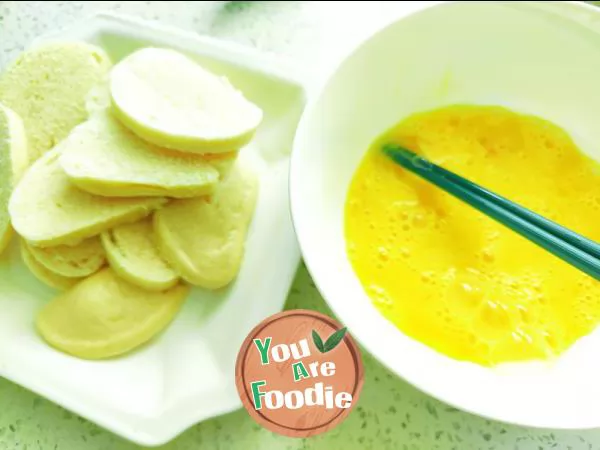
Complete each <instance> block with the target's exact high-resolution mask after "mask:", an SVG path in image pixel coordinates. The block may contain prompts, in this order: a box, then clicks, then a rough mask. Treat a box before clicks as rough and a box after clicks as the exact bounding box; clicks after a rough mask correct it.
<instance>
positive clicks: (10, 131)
mask: <svg viewBox="0 0 600 450" xmlns="http://www.w3.org/2000/svg"><path fill="white" fill-rule="evenodd" d="M27 165H28V155H27V136H26V135H25V128H24V126H23V122H22V121H21V118H20V117H19V116H18V115H17V114H16V113H15V112H14V111H12V110H11V109H10V108H7V107H6V106H4V105H2V104H0V252H2V251H4V249H5V248H6V246H7V245H8V243H9V242H10V238H11V236H12V235H13V228H12V226H11V224H10V216H9V214H8V202H9V200H10V196H11V194H12V191H13V188H14V186H15V185H16V184H17V181H18V180H19V178H20V177H21V176H22V175H23V173H24V171H25V169H26V168H27Z"/></svg>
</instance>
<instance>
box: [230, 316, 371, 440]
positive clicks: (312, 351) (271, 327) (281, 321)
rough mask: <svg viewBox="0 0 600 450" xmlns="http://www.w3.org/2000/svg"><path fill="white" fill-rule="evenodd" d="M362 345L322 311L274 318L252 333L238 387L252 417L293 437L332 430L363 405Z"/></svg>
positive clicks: (245, 347)
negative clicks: (357, 343) (361, 401)
mask: <svg viewBox="0 0 600 450" xmlns="http://www.w3.org/2000/svg"><path fill="white" fill-rule="evenodd" d="M363 379H364V378H363V365H362V360H361V356H360V352H359V350H358V346H357V345H356V343H355V342H354V340H353V339H352V337H351V336H350V335H349V333H348V332H347V330H346V328H344V327H342V325H340V324H339V323H338V322H336V321H335V320H333V319H331V318H330V317H328V316H325V315H323V314H321V313H318V312H316V311H309V310H292V311H285V312H282V313H279V314H275V315H273V316H271V317H268V318H267V319H265V320H264V321H263V322H261V323H260V324H259V325H257V326H256V327H255V328H254V329H253V330H252V331H251V332H250V334H249V335H248V337H247V338H246V340H245V341H244V344H243V345H242V348H241V349H240V353H239V355H238V358H237V364H236V385H237V389H238V392H239V394H240V397H241V399H242V402H243V404H244V407H245V408H246V409H247V410H248V412H249V413H250V416H252V418H253V419H254V420H255V421H256V422H258V423H259V424H260V425H262V426H263V427H265V428H267V429H268V430H270V431H272V432H274V433H278V434H283V435H286V436H290V437H307V436H313V435H316V434H320V433H323V432H325V431H328V430H330V429H332V428H333V427H335V426H336V425H338V424H339V423H340V422H342V421H343V420H344V419H345V418H346V417H347V416H348V414H349V413H350V410H351V409H352V407H353V406H354V405H355V403H356V402H357V401H358V397H359V395H360V392H361V390H362V385H363Z"/></svg>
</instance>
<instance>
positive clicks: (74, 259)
mask: <svg viewBox="0 0 600 450" xmlns="http://www.w3.org/2000/svg"><path fill="white" fill-rule="evenodd" d="M25 245H26V246H27V247H28V250H29V252H30V253H31V254H32V256H33V257H34V258H35V259H36V261H37V262H38V263H40V264H41V265H42V266H44V267H45V268H46V269H47V270H50V271H51V272H54V273H56V274H58V275H62V276H65V277H86V276H88V275H91V274H93V273H95V272H97V271H98V270H100V268H101V267H102V266H103V265H104V264H105V262H106V255H105V253H104V248H103V247H102V243H101V242H100V237H99V236H94V237H91V238H88V239H86V240H84V241H82V242H80V243H79V244H77V245H59V246H56V247H35V246H32V245H30V244H28V243H25Z"/></svg>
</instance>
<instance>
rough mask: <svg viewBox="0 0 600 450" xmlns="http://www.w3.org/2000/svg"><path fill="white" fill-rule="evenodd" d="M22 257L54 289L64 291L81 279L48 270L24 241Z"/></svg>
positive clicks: (42, 280)
mask: <svg viewBox="0 0 600 450" xmlns="http://www.w3.org/2000/svg"><path fill="white" fill-rule="evenodd" d="M21 258H22V259H23V262H24V263H25V265H26V266H27V268H28V269H29V270H30V271H31V273H32V274H33V275H34V276H35V277H36V278H37V279H38V280H40V281H41V282H42V283H44V284H45V285H47V286H50V287H51V288H53V289H58V290H59V291H64V290H65V289H69V288H70V287H71V286H74V285H75V284H76V283H77V282H78V281H80V280H81V278H74V277H64V276H62V275H59V274H57V273H54V272H52V271H51V270H48V269H47V268H46V267H44V266H43V265H41V264H40V263H39V262H37V260H36V259H35V257H34V256H33V254H32V253H31V251H30V247H29V246H28V245H27V244H25V243H24V242H23V241H21Z"/></svg>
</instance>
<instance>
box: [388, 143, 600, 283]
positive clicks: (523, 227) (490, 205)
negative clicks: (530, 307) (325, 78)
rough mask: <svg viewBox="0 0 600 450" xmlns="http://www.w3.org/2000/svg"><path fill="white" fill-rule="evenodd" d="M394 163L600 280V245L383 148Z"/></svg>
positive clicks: (408, 154) (395, 148) (401, 151)
mask: <svg viewBox="0 0 600 450" xmlns="http://www.w3.org/2000/svg"><path fill="white" fill-rule="evenodd" d="M382 150H383V152H384V153H385V154H386V155H387V156H389V157H390V158H391V159H392V160H393V161H394V162H396V163H397V164H399V165H401V166H402V167H404V168H405V169H407V170H409V171H411V172H412V173H414V174H416V175H418V176H420V177H421V178H424V179H425V180H427V181H429V182H431V183H432V184H434V185H436V186H438V187H440V188H441V189H443V190H444V191H446V192H448V193H449V194H451V195H453V196H454V197H456V198H458V199H460V200H462V201H464V202H465V203H468V204H469V205H471V206H473V207H474V208H476V209H478V210H479V211H481V212H482V213H484V214H486V215H487V216H489V217H491V218H492V219H494V220H496V221H498V222H500V223H502V224H503V225H505V226H507V227H508V228H510V229H512V230H513V231H515V232H517V233H519V234H520V235H522V236H523V237H525V238H527V239H529V240H530V241H532V242H534V243H535V244H537V245H539V246H540V247H542V248H544V249H546V250H547V251H549V252H551V253H552V254H554V255H555V256H557V257H558V258H561V259H562V260H564V261H566V262H568V263H569V264H571V265H573V266H575V267H577V268H578V269H579V270H581V271H583V272H585V273H587V274H588V275H590V276H592V277H594V278H595V279H600V245H599V244H598V243H597V242H594V241H592V240H590V239H587V238H586V237H584V236H581V235H580V234H578V233H575V232H574V231H571V230H569V229H567V228H565V227H563V226H561V225H559V224H557V223H555V222H553V221H551V220H548V219H546V218H545V217H543V216H540V215H539V214H537V213H535V212H533V211H531V210H529V209H527V208H525V207H523V206H520V205H518V204H516V203H514V202H512V201H510V200H508V199H506V198H504V197H501V196H500V195H498V194H495V193H493V192H491V191H488V190H487V189H485V188H483V187H481V186H479V185H477V184H475V183H473V182H472V181H469V180H467V179H465V178H463V177H461V176H459V175H457V174H455V173H453V172H451V171H449V170H446V169H444V168H443V167H441V166H438V165H436V164H434V163H432V162H431V161H428V160H427V159H425V158H423V157H422V156H420V155H417V154H416V153H414V152H412V151H410V150H408V149H406V148H404V147H401V146H399V145H396V144H387V145H385V146H383V149H382Z"/></svg>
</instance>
